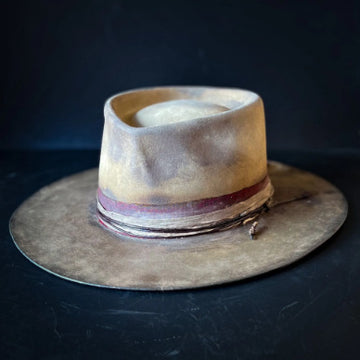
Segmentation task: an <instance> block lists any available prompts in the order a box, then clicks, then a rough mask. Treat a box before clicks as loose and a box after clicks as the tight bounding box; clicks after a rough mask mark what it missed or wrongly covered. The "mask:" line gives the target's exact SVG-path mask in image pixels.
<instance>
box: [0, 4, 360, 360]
mask: <svg viewBox="0 0 360 360" xmlns="http://www.w3.org/2000/svg"><path fill="white" fill-rule="evenodd" d="M359 20H360V2H350V1H337V2H335V1H334V2H331V1H326V2H325V1H324V2H320V1H315V0H313V1H296V2H294V1H270V0H269V1H252V0H248V1H202V0H201V1H195V0H193V1H170V0H168V1H163V2H159V1H143V0H133V1H50V0H48V1H26V2H25V1H6V2H1V8H0V37H1V38H0V46H1V47H0V49H1V50H2V54H1V56H0V65H1V66H0V69H1V82H0V83H1V85H0V89H1V96H0V112H1V113H0V294H1V295H0V358H1V360H2V359H4V360H8V359H16V360H23V359H45V360H62V359H64V360H65V359H66V360H69V359H70V360H78V359H191V360H192V359H224V360H228V359H241V360H246V359H249V360H254V359H260V360H262V359H285V360H288V359H292V360H303V359H311V360H317V359H326V360H332V359H334V360H335V359H336V360H338V359H342V360H345V359H346V360H347V359H349V360H350V359H351V360H353V359H356V358H358V357H359V356H358V354H359V334H360V261H359V254H360V242H359V234H360V222H359V214H360V204H359V198H360V186H359V184H360V151H359V149H360V146H359V145H360V121H359V115H360V108H359V105H358V104H359V102H360V101H359V100H358V95H359V89H360V87H359V85H360V56H359V48H360V21H359ZM178 84H179V85H186V84H189V85H216V86H233V87H241V88H247V89H250V90H253V91H256V92H258V93H259V94H260V95H261V96H262V97H263V99H264V102H265V110H266V117H267V131H268V146H269V149H270V152H269V156H270V157H271V158H272V159H276V160H278V161H282V162H284V163H286V164H289V165H293V166H296V167H299V168H301V169H304V170H309V171H312V172H314V173H316V174H317V175H320V176H322V177H324V178H325V179H327V180H329V181H330V182H332V183H333V184H334V185H336V186H337V187H338V188H339V189H340V190H341V191H342V192H343V193H344V195H345V197H346V199H347V200H348V203H349V214H348V218H347V220H346V222H345V224H344V225H343V227H342V228H341V229H340V230H339V231H338V232H337V233H336V234H335V235H334V236H333V237H332V238H331V239H329V240H328V241H327V242H326V243H325V244H324V245H323V246H321V247H320V248H318V249H316V250H315V251H314V252H312V253H311V254H310V255H309V256H306V257H304V258H303V259H301V260H300V261H298V262H296V263H295V264H292V265H290V266H288V267H286V268H284V269H278V270H276V271H273V272H271V273H267V274H264V275H261V276H258V277H255V278H251V279H249V280H246V281H241V282H235V283H232V284H225V285H223V286H217V287H212V288H205V289H198V290H187V291H176V292H170V293H169V292H136V291H116V290H111V289H99V288H95V287H90V286H85V285H80V284H75V283H72V282H70V281H65V280H62V279H60V278H58V277H55V276H53V275H51V274H48V273H47V272H45V271H43V270H42V269H40V268H38V267H36V266H34V265H33V264H32V263H31V262H30V261H28V260H27V259H26V258H25V257H24V256H22V255H21V254H20V252H19V251H18V250H17V249H16V248H15V245H14V244H13V243H12V241H11V237H10V235H9V229H8V222H9V218H10V216H11V214H12V213H13V211H14V210H15V209H16V208H17V207H18V206H19V205H20V204H21V203H22V202H23V201H24V200H25V199H26V198H27V197H28V196H30V195H31V194H33V193H34V192H35V191H37V190H39V189H40V188H41V187H43V186H45V185H47V184H50V183H51V182H53V181H55V180H57V179H59V178H61V177H63V176H67V175H70V174H73V173H75V172H78V171H82V170H85V169H88V168H91V167H96V166H97V165H98V159H99V151H98V149H99V147H100V141H101V135H102V134H101V133H102V126H103V114H102V107H103V104H104V101H105V99H106V98H107V97H109V96H111V95H113V94H114V93H116V92H119V91H122V90H128V89H131V88H136V87H143V86H155V85H178ZM21 149H22V150H21ZM38 149H42V150H44V151H31V150H38ZM54 149H58V150H56V151H55V150H54ZM64 149H65V150H64ZM69 149H76V150H69ZM85 149H93V150H85ZM3 150H6V151H3ZM8 150H10V151H8ZM48 150H51V151H48Z"/></svg>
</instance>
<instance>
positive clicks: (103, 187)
mask: <svg viewBox="0 0 360 360" xmlns="http://www.w3.org/2000/svg"><path fill="white" fill-rule="evenodd" d="M104 113H105V126H104V133H103V140H102V147H101V158H100V167H99V191H98V208H99V212H100V213H101V214H102V216H103V217H104V221H108V222H109V221H110V223H111V224H114V222H116V224H117V225H118V224H121V228H122V229H124V226H125V227H127V226H129V225H130V226H131V227H135V228H136V229H138V228H146V229H156V231H158V230H159V231H160V230H161V232H163V231H168V230H169V229H173V230H176V231H180V230H179V229H181V231H182V233H184V234H187V233H188V232H190V233H192V232H193V231H198V230H199V229H200V228H201V229H207V230H206V231H208V229H209V227H213V226H215V224H218V223H219V222H222V221H223V220H224V219H226V220H229V219H233V218H235V217H236V216H238V215H239V214H241V215H242V216H243V215H247V214H249V213H251V212H252V211H255V210H256V209H258V208H259V207H261V206H262V205H263V204H264V203H265V202H266V201H267V200H268V199H269V197H270V196H271V194H272V186H271V183H270V180H269V179H268V177H267V158H266V138H265V118H264V109H263V103H262V101H261V99H260V97H259V96H258V95H257V94H255V93H252V92H250V91H246V90H239V89H224V88H208V87H160V88H151V89H143V90H134V91H130V92H126V93H122V94H118V95H116V96H114V97H112V98H110V99H109V100H108V101H107V102H106V104H105V112H104ZM204 214H206V217H204V216H203V215H204ZM111 224H108V225H109V227H111V226H112V225H111ZM216 226H217V225H216ZM194 229H197V230H194ZM136 231H137V230H136ZM156 234H158V232H156ZM169 234H170V233H169ZM141 236H143V234H142V233H141ZM169 236H170V235H169Z"/></svg>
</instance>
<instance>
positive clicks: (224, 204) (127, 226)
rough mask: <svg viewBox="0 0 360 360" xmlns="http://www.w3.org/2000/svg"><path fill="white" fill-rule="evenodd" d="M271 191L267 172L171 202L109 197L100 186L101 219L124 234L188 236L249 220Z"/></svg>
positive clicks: (112, 229)
mask: <svg viewBox="0 0 360 360" xmlns="http://www.w3.org/2000/svg"><path fill="white" fill-rule="evenodd" d="M272 194H273V187H272V185H271V182H270V179H269V177H268V176H266V177H265V178H264V179H263V180H262V181H260V182H259V183H257V184H255V185H253V186H250V187H248V188H245V189H242V190H240V191H237V192H234V193H232V194H227V195H222V196H218V197H214V198H207V199H201V200H195V201H189V202H184V203H175V204H168V205H144V204H129V203H124V202H121V201H116V200H114V199H111V198H109V197H108V196H106V195H105V194H104V192H103V191H102V190H101V189H100V188H99V189H98V193H97V208H98V219H99V222H100V223H101V224H102V225H104V226H105V227H106V228H108V229H109V230H111V231H114V232H116V233H120V234H122V235H124V234H125V235H126V234H128V235H131V236H138V237H165V238H171V237H179V236H189V235H195V234H201V233H208V232H214V231H220V230H225V229H228V228H229V227H234V226H238V225H239V224H241V223H244V222H246V220H248V219H249V218H252V217H254V216H255V215H256V214H257V213H259V212H261V211H262V210H263V209H264V204H266V203H267V202H268V200H269V198H270V197H271V196H272ZM204 215H206V216H204Z"/></svg>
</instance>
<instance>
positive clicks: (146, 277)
mask: <svg viewBox="0 0 360 360" xmlns="http://www.w3.org/2000/svg"><path fill="white" fill-rule="evenodd" d="M97 174H98V172H97V169H93V170H88V171H85V172H82V173H78V174H75V175H72V176H69V177H66V178H64V179H62V180H59V181H57V182H55V183H53V184H51V185H49V186H46V187H44V188H42V189H41V190H40V191H38V192H37V193H35V194H34V195H33V196H31V197H30V198H29V199H27V200H26V201H25V202H24V203H23V204H22V205H21V206H20V207H19V208H18V209H17V210H16V211H15V213H14V214H13V216H12V218H11V220H10V232H11V235H12V237H13V240H14V242H15V244H16V246H17V247H18V249H19V250H20V251H21V252H22V254H24V255H25V256H26V257H27V258H28V259H29V260H30V261H32V262H33V263H34V264H36V265H38V266H39V267H41V268H42V269H44V270H46V271H48V272H50V273H52V274H54V275H57V276H60V277H62V278H64V279H67V280H71V281H75V282H79V283H84V284H88V285H94V286H100V287H109V288H118V289H134V290H174V289H186V288H196V287H202V286H208V285H215V284H221V283H226V282H231V281H235V280H240V279H244V278H248V277H251V276H254V275H258V274H261V273H265V272H267V271H270V270H273V269H276V268H279V267H282V266H285V265H287V264H290V263H292V262H294V261H296V260H297V259H299V258H301V257H303V256H305V255H306V254H308V253H309V252H311V251H312V250H314V249H315V248H317V247H318V246H319V245H321V244H322V243H323V242H325V241H326V240H327V239H329V238H330V237H331V236H332V235H333V234H334V233H335V232H336V231H337V230H338V229H339V227H340V226H341V225H342V223H343V222H344V220H345V218H346V215H347V203H346V200H345V198H344V196H343V195H342V194H341V192H340V191H339V190H338V189H337V188H336V187H334V186H333V185H332V184H330V183H329V182H327V181H325V180H324V179H322V178H320V177H318V176H316V175H313V174H311V173H309V172H305V171H302V170H299V169H296V168H293V167H289V166H286V165H284V164H281V163H277V162H270V163H269V176H270V178H271V181H272V183H273V185H274V188H275V194H274V201H273V205H272V207H271V209H270V211H269V212H267V213H265V214H263V215H261V217H260V219H259V224H258V227H257V235H256V237H255V239H251V238H250V237H249V234H248V232H249V228H250V226H251V224H248V225H245V226H242V227H237V228H234V229H231V230H227V231H223V232H217V233H212V234H205V235H200V236H190V237H184V238H175V239H169V240H163V239H134V238H130V237H125V236H121V237H120V236H116V235H114V234H112V233H110V232H109V231H107V230H105V229H104V228H103V227H102V226H101V225H100V224H99V223H98V220H97V218H96V201H95V196H96V189H97Z"/></svg>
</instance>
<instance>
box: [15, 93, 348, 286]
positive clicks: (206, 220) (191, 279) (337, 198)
mask: <svg viewBox="0 0 360 360" xmlns="http://www.w3.org/2000/svg"><path fill="white" fill-rule="evenodd" d="M104 115H105V125H104V132H103V138H102V145H101V156H100V164H99V169H91V170H88V171H85V172H82V173H78V174H74V175H72V176H69V177H66V178H63V179H61V180H59V181H57V182H55V183H53V184H50V185H48V186H46V187H44V188H42V189H40V190H39V191H38V192H37V193H35V194H34V195H33V196H31V197H30V198H29V199H27V200H26V201H25V202H24V203H23V204H22V205H21V206H20V207H19V208H18V209H17V210H16V211H15V212H14V214H13V216H12V217H11V219H10V232H11V235H12V238H13V240H14V243H15V245H16V246H17V247H18V249H19V250H20V251H21V252H22V253H23V254H24V255H25V256H26V257H27V258H28V259H29V260H31V261H32V262H33V263H35V264H36V265H38V266H40V267H41V268H43V269H44V270H47V271H49V272H50V273H53V274H55V275H58V276H60V277H62V278H65V279H68V280H72V281H76V282H79V283H85V284H89V285H94V286H102V287H111V288H120V289H137V290H172V289H185V288H194V287H201V286H208V285H215V284H221V283H226V282H230V281H235V280H240V279H244V278H247V277H250V276H254V275H258V274H261V273H264V272H267V271H270V270H273V269H276V268H279V267H282V266H285V265H287V264H290V263H292V262H294V261H296V260H297V259H299V258H301V257H303V256H305V255H306V254H308V253H309V252H310V251H312V250H313V249H315V248H316V247H318V246H319V245H320V244H322V243H323V242H324V241H326V240H327V239H329V238H330V237H331V236H332V235H333V234H334V233H335V232H336V231H337V230H338V229H339V227H340V226H341V225H342V223H343V222H344V220H345V218H346V215H347V203H346V200H345V198H344V196H343V195H342V194H341V192H340V191H339V190H338V189H337V188H336V187H334V186H333V185H332V184H330V183H329V182H327V181H326V180H324V179H322V178H320V177H318V176H316V175H314V174H312V173H309V172H306V171H303V170H300V169H296V168H293V167H290V166H287V165H285V164H282V163H279V162H274V161H268V160H267V154H266V135H265V117H264V107H263V102H262V100H261V98H260V97H259V96H258V95H257V94H255V93H253V92H251V91H247V90H240V89H233V88H215V87H184V86H177V87H156V88H146V89H138V90H132V91H128V92H123V93H120V94H117V95H115V96H113V97H111V98H110V99H108V100H107V101H106V103H105V108H104Z"/></svg>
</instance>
